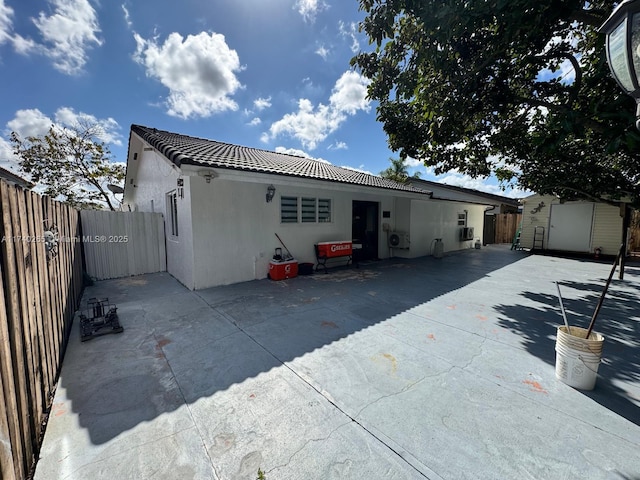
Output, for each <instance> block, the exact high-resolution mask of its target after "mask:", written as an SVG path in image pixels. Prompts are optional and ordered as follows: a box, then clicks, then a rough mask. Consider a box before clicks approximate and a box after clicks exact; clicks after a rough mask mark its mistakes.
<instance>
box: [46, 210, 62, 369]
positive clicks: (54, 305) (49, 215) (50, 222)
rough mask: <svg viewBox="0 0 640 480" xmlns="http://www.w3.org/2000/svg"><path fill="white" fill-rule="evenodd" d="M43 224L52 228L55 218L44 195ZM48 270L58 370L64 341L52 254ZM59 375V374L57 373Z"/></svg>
mask: <svg viewBox="0 0 640 480" xmlns="http://www.w3.org/2000/svg"><path fill="white" fill-rule="evenodd" d="M42 214H43V219H42V225H43V227H44V228H46V229H51V228H53V226H54V220H55V219H54V218H53V212H52V205H51V199H50V198H49V197H42ZM46 272H47V285H46V289H47V291H48V292H49V303H48V305H47V310H48V312H47V315H48V317H49V331H50V332H51V338H52V340H53V342H52V347H53V348H52V350H51V352H50V356H51V361H52V363H53V365H54V366H55V370H56V371H57V368H58V367H57V366H58V365H59V363H60V355H59V352H60V345H61V343H62V341H61V338H62V335H61V332H60V329H59V324H58V320H57V318H58V317H57V310H58V307H57V294H56V291H57V290H56V276H57V275H56V271H55V262H54V259H53V258H51V256H50V254H47V256H46ZM56 377H57V375H56Z"/></svg>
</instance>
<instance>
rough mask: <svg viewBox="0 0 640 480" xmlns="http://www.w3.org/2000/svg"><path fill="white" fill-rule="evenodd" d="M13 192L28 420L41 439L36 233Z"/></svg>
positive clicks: (20, 199)
mask: <svg viewBox="0 0 640 480" xmlns="http://www.w3.org/2000/svg"><path fill="white" fill-rule="evenodd" d="M13 192H14V194H15V196H16V208H17V212H18V216H17V218H16V222H14V225H15V226H17V229H18V230H19V231H20V232H21V234H22V242H20V243H19V248H18V257H17V267H18V276H19V278H20V289H21V296H22V304H23V311H22V321H23V324H24V325H25V328H24V330H23V331H24V335H25V338H24V343H25V346H26V348H27V351H26V353H27V355H28V357H29V371H28V374H29V377H30V385H31V391H30V395H31V399H30V406H31V419H32V420H31V423H32V427H33V433H34V435H35V439H34V440H35V441H36V442H37V440H38V439H39V438H40V433H41V431H42V421H41V420H42V418H41V414H42V412H43V404H44V402H43V396H42V394H43V385H42V366H41V363H40V340H39V338H38V331H37V324H36V318H35V316H36V312H35V300H34V294H33V283H34V281H33V269H32V268H31V266H30V265H31V245H32V244H33V243H35V240H36V239H35V236H33V235H32V234H31V232H30V231H29V225H28V221H27V208H26V201H25V197H24V191H23V189H22V188H14V189H13Z"/></svg>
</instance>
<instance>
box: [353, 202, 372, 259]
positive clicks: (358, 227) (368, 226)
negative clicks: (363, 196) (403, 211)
mask: <svg viewBox="0 0 640 480" xmlns="http://www.w3.org/2000/svg"><path fill="white" fill-rule="evenodd" d="M351 231H352V240H353V243H356V244H360V245H362V249H361V250H356V251H354V256H355V259H356V260H377V259H378V204H377V203H376V202H362V201H359V200H354V201H353V223H352V230H351Z"/></svg>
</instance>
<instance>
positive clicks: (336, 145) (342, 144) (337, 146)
mask: <svg viewBox="0 0 640 480" xmlns="http://www.w3.org/2000/svg"><path fill="white" fill-rule="evenodd" d="M328 148H329V150H347V149H348V148H349V147H348V146H347V144H346V143H345V142H336V143H333V144H331V145H329V147H328Z"/></svg>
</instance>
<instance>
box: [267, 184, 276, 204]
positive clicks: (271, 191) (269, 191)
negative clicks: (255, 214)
mask: <svg viewBox="0 0 640 480" xmlns="http://www.w3.org/2000/svg"><path fill="white" fill-rule="evenodd" d="M275 194H276V187H274V186H273V185H269V186H268V187H267V203H269V202H270V201H271V200H273V196H274V195H275Z"/></svg>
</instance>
